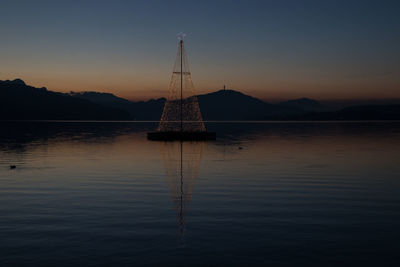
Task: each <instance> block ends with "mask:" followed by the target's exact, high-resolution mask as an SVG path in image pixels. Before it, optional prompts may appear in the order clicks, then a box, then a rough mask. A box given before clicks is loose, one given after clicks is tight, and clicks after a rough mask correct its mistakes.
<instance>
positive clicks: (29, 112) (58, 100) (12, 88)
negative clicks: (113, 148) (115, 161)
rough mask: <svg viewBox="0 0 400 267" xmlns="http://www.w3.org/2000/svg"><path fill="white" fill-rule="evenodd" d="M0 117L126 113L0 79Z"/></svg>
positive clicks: (56, 117) (123, 116) (113, 116)
mask: <svg viewBox="0 0 400 267" xmlns="http://www.w3.org/2000/svg"><path fill="white" fill-rule="evenodd" d="M0 119H1V120H16V119H17V120H125V119H130V116H129V114H128V113H127V112H126V111H124V110H122V109H116V108H110V107H107V106H103V105H99V104H96V103H94V102H91V101H88V100H85V99H79V98H76V97H72V96H69V95H66V94H62V93H56V92H51V91H48V90H47V89H46V88H45V87H43V88H35V87H32V86H29V85H26V84H25V83H24V81H22V80H20V79H16V80H13V81H10V80H6V81H0Z"/></svg>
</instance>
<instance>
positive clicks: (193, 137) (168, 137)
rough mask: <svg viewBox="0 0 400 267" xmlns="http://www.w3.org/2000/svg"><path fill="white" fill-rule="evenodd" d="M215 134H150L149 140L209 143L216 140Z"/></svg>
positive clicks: (148, 135)
mask: <svg viewBox="0 0 400 267" xmlns="http://www.w3.org/2000/svg"><path fill="white" fill-rule="evenodd" d="M216 138H217V135H216V133H215V132H180V131H178V132H149V133H147V139H148V140H152V141H207V140H215V139H216Z"/></svg>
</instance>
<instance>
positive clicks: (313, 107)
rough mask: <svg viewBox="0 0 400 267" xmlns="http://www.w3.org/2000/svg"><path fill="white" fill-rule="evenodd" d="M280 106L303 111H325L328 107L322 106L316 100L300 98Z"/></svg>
mask: <svg viewBox="0 0 400 267" xmlns="http://www.w3.org/2000/svg"><path fill="white" fill-rule="evenodd" d="M279 105H280V106H282V107H291V108H296V109H300V110H303V111H317V112H318V111H325V110H326V107H325V106H324V105H323V104H321V103H320V102H318V101H316V100H314V99H309V98H305V97H304V98H299V99H293V100H288V101H284V102H281V103H279Z"/></svg>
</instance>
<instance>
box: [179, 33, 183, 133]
mask: <svg viewBox="0 0 400 267" xmlns="http://www.w3.org/2000/svg"><path fill="white" fill-rule="evenodd" d="M180 45H181V134H182V131H183V122H182V120H183V110H182V104H183V103H182V89H183V73H182V58H183V55H182V53H183V40H181V41H180Z"/></svg>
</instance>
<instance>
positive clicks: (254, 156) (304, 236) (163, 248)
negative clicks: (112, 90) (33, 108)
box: [0, 122, 400, 266]
mask: <svg viewBox="0 0 400 267" xmlns="http://www.w3.org/2000/svg"><path fill="white" fill-rule="evenodd" d="M156 126H157V123H131V122H129V123H126V122H113V123H111V122H110V123H107V122H14V123H11V122H9V123H4V122H3V123H1V124H0V266H76V265H84V266H98V265H105V266H132V265H146V266H148V265H170V266H183V265H185V266H186V265H195V266H204V265H206V266H208V265H210V266H220V265H222V266H225V265H233V266H249V265H258V266H265V265H272V266H293V265H307V266H337V265H345V266H349V265H351V266H356V265H363V266H368V265H370V266H377V265H385V266H398V264H399V258H398V256H397V254H398V250H399V248H400V247H399V245H398V240H399V238H400V230H399V227H398V221H399V220H400V212H399V210H400V179H399V175H398V174H399V173H400V164H399V151H400V123H399V122H354V123H332V122H330V123H284V122H281V123H280V122H270V123H208V124H207V125H206V126H207V128H208V129H209V130H210V131H216V132H217V134H218V140H217V141H215V142H207V143H199V142H184V143H180V142H166V143H164V142H151V141H147V140H146V132H147V131H149V130H152V129H154V128H155V127H156ZM239 147H240V148H242V149H239ZM11 164H15V165H16V169H13V170H11V169H10V168H9V166H10V165H11ZM195 184H196V186H194V185H195ZM171 196H172V200H173V205H172V204H171ZM189 204H190V209H189V208H188V206H189ZM177 228H178V229H179V231H178V230H177ZM183 234H184V246H182V237H183Z"/></svg>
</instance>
